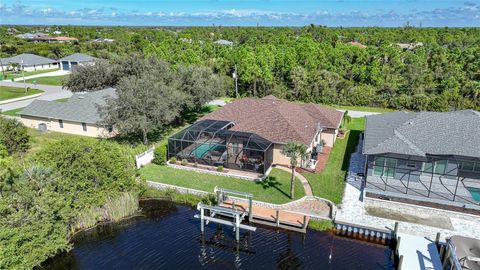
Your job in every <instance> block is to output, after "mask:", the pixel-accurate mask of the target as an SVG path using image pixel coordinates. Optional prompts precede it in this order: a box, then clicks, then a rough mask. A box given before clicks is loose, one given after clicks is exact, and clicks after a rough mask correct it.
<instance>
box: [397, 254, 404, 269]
mask: <svg viewBox="0 0 480 270" xmlns="http://www.w3.org/2000/svg"><path fill="white" fill-rule="evenodd" d="M402 264H403V255H400V259H398V267H397V269H398V270H402Z"/></svg>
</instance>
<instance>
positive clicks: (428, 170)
mask: <svg viewBox="0 0 480 270" xmlns="http://www.w3.org/2000/svg"><path fill="white" fill-rule="evenodd" d="M423 171H424V172H426V173H432V172H433V162H425V163H423Z"/></svg>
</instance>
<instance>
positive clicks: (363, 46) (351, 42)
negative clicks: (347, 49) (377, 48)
mask: <svg viewBox="0 0 480 270" xmlns="http://www.w3.org/2000/svg"><path fill="white" fill-rule="evenodd" d="M348 44H350V45H352V46H355V47H358V48H360V49H365V48H367V46H366V45H363V44H362V43H360V42H357V41H350V42H348Z"/></svg>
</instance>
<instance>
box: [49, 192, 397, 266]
mask: <svg viewBox="0 0 480 270" xmlns="http://www.w3.org/2000/svg"><path fill="white" fill-rule="evenodd" d="M142 207H143V209H144V211H143V213H144V216H140V217H135V218H132V219H129V220H125V221H122V222H119V223H117V224H115V225H105V226H99V227H97V228H94V229H92V230H89V231H86V232H83V233H80V234H78V235H77V237H75V239H74V246H75V247H74V249H73V250H72V251H71V252H69V253H65V254H61V255H58V256H56V257H54V258H52V259H50V260H48V261H47V262H45V263H44V265H43V267H44V268H43V269H207V268H208V269H259V268H263V269H390V268H391V262H390V261H389V255H390V252H389V250H388V248H386V247H384V246H381V245H376V244H370V243H364V242H359V241H356V240H352V239H347V238H342V237H338V236H334V235H333V234H329V233H322V232H317V231H311V230H309V231H308V232H307V234H306V235H303V234H298V233H291V232H285V231H279V232H277V231H275V230H271V229H267V228H258V229H257V231H256V232H247V231H242V232H241V239H240V241H239V242H238V243H237V242H236V241H235V235H234V232H233V231H232V229H231V228H229V227H225V226H220V225H217V224H212V223H210V224H209V225H207V226H206V227H205V234H204V235H201V233H200V228H199V227H200V226H199V221H198V220H195V219H194V218H193V215H194V214H195V213H196V211H195V210H194V209H192V208H190V207H187V206H181V205H176V204H174V203H172V202H168V201H157V200H155V201H154V200H152V201H148V202H144V203H142Z"/></svg>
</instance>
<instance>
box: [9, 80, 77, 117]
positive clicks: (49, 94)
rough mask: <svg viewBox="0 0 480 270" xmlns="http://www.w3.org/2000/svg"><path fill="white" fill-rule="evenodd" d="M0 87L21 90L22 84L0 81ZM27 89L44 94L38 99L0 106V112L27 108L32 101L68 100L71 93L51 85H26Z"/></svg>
mask: <svg viewBox="0 0 480 270" xmlns="http://www.w3.org/2000/svg"><path fill="white" fill-rule="evenodd" d="M0 86H10V87H18V88H23V87H24V84H23V83H19V82H9V81H0ZM26 86H27V87H30V88H35V89H39V90H42V91H44V94H43V95H42V96H40V97H36V98H32V99H27V100H22V101H17V102H12V103H7V104H3V105H0V110H2V111H4V112H5V111H10V110H14V109H19V108H23V107H26V106H28V104H30V103H32V102H33V101H34V100H36V99H38V100H56V99H62V98H69V97H71V96H72V92H70V91H69V90H65V89H62V87H61V86H53V85H41V84H37V85H33V84H29V83H27V84H26Z"/></svg>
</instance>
